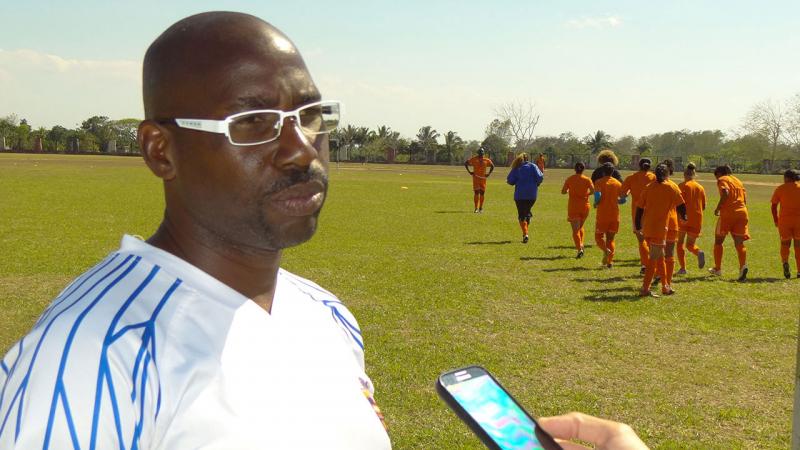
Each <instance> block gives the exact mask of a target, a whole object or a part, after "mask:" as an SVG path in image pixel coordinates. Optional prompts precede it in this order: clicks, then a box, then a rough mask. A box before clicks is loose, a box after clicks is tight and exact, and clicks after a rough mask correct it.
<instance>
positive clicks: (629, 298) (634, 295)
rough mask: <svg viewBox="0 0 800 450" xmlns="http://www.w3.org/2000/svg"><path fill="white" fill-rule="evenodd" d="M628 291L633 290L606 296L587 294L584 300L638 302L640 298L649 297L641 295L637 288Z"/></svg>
mask: <svg viewBox="0 0 800 450" xmlns="http://www.w3.org/2000/svg"><path fill="white" fill-rule="evenodd" d="M628 292H631V293H630V294H628V295H622V294H620V295H612V296H604V295H596V294H595V295H586V296H584V297H583V299H584V300H586V301H587V302H609V303H616V302H638V301H639V300H642V299H645V298H649V297H639V293H638V292H636V290H635V289H630V290H629V291H628Z"/></svg>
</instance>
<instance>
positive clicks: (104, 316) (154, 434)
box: [0, 12, 390, 449]
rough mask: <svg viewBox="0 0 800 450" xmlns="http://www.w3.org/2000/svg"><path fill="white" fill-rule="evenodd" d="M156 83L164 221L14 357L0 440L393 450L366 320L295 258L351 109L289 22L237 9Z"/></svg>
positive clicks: (147, 97) (56, 308)
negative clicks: (332, 141)
mask: <svg viewBox="0 0 800 450" xmlns="http://www.w3.org/2000/svg"><path fill="white" fill-rule="evenodd" d="M142 84H143V98H144V109H145V120H144V121H143V122H142V123H141V124H140V125H139V130H138V140H139V146H140V148H141V150H142V155H143V157H144V161H145V163H146V164H147V166H148V168H149V169H150V170H151V172H152V173H153V174H154V175H156V176H157V177H159V178H160V179H161V180H162V181H163V185H164V194H165V204H166V208H165V213H164V219H163V221H162V222H161V225H160V226H159V228H158V230H157V231H156V232H155V233H154V234H153V235H152V236H151V237H150V238H149V239H148V240H147V242H146V243H145V242H141V241H138V240H136V239H134V238H131V237H125V238H124V239H123V242H122V247H121V248H120V250H119V251H117V252H116V253H114V254H112V255H110V256H109V257H108V258H107V259H106V260H104V261H103V262H101V263H100V264H99V265H97V266H96V267H95V268H93V269H91V270H89V271H88V272H86V273H85V274H83V275H82V276H80V277H79V278H78V279H76V281H75V282H73V283H72V284H71V285H70V286H68V287H67V288H66V289H65V290H64V291H63V292H62V293H61V294H60V295H59V296H58V298H56V300H54V301H53V303H52V304H51V306H50V307H49V308H48V309H47V310H45V312H44V313H43V314H42V316H41V317H40V319H39V321H38V322H37V323H36V325H35V326H34V328H33V329H32V330H31V332H30V333H29V334H28V335H27V336H25V337H24V338H23V339H22V340H21V341H19V343H18V344H17V345H15V346H14V347H13V348H12V349H10V351H9V352H8V354H7V355H6V356H5V357H4V358H3V360H2V361H3V362H2V364H0V448H3V449H5V448H21V449H34V448H36V449H39V448H88V449H94V448H98V449H107V448H124V449H129V448H130V449H179V448H181V449H182V448H204V449H251V448H257V449H263V448H267V449H283V448H289V449H304V448H309V449H385V448H389V447H390V444H389V438H388V435H387V434H386V430H385V428H384V426H383V424H382V418H381V417H380V412H379V410H378V409H377V405H375V402H374V400H373V398H372V385H371V383H370V380H369V378H368V377H367V376H366V374H365V373H364V359H363V342H362V340H361V334H360V332H359V328H358V324H357V323H356V321H355V319H354V318H353V317H352V316H351V315H350V313H349V312H348V311H347V309H346V308H345V307H344V306H343V305H342V304H341V303H340V302H339V301H338V300H337V299H336V297H334V296H333V295H331V294H330V293H329V292H327V291H325V290H323V289H321V288H320V287H319V286H317V285H315V284H313V283H311V282H309V281H307V280H304V279H302V278H300V277H297V276H294V275H292V274H289V273H288V272H285V271H283V270H281V269H280V262H281V252H282V250H283V249H284V248H287V247H291V246H294V245H298V244H300V243H302V242H305V241H306V240H308V239H310V238H311V236H312V235H313V234H314V232H315V230H316V226H317V220H318V215H319V212H320V210H321V208H322V205H323V203H324V200H325V197H326V195H327V182H328V178H327V164H328V138H327V133H328V132H330V131H331V130H332V129H333V128H335V127H336V125H337V124H338V111H339V105H338V103H337V102H331V101H322V100H321V96H320V93H319V91H318V90H317V88H316V85H315V84H314V82H313V80H312V79H311V75H310V74H309V73H308V69H307V68H306V66H305V63H304V61H303V59H302V57H301V56H300V54H299V52H298V51H297V49H296V48H295V47H294V45H293V44H292V43H291V41H289V39H288V38H287V37H286V36H285V35H283V33H281V32H280V31H279V30H277V29H276V28H274V27H272V26H271V25H269V24H267V23H266V22H264V21H262V20H260V19H258V18H255V17H253V16H249V15H245V14H239V13H229V12H211V13H203V14H198V15H195V16H191V17H188V18H186V19H183V20H181V21H179V22H177V23H176V24H174V25H173V26H171V27H170V28H169V29H167V30H166V31H165V32H164V33H163V34H162V35H161V36H159V37H158V39H156V40H155V41H154V42H153V44H152V45H151V46H150V47H149V48H148V50H147V53H146V55H145V59H144V65H143V83H142Z"/></svg>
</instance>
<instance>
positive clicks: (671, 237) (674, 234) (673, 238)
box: [664, 230, 678, 242]
mask: <svg viewBox="0 0 800 450" xmlns="http://www.w3.org/2000/svg"><path fill="white" fill-rule="evenodd" d="M664 240H665V241H667V242H678V230H667V235H666V236H665V237H664Z"/></svg>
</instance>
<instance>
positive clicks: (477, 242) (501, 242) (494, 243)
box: [466, 241, 511, 245]
mask: <svg viewBox="0 0 800 450" xmlns="http://www.w3.org/2000/svg"><path fill="white" fill-rule="evenodd" d="M510 243H511V241H474V242H466V244H467V245H505V244H510Z"/></svg>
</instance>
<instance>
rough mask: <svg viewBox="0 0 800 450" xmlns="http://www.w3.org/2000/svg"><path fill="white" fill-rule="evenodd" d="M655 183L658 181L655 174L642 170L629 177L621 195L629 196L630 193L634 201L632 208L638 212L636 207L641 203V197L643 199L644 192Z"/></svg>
mask: <svg viewBox="0 0 800 450" xmlns="http://www.w3.org/2000/svg"><path fill="white" fill-rule="evenodd" d="M653 181H656V176H655V174H653V172H644V171H641V170H640V171H639V172H636V173H634V174H633V175H628V176H627V177H626V178H625V181H623V182H622V192H621V193H622V195H627V194H628V192H630V193H631V198H632V199H633V202H632V203H631V207H632V208H633V210H634V211H635V210H636V205H637V204H638V203H639V197H641V195H642V191H643V190H644V188H645V187H646V186H647V185H648V184H650V183H652V182H653Z"/></svg>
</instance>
